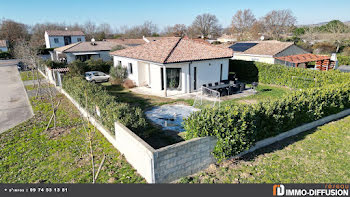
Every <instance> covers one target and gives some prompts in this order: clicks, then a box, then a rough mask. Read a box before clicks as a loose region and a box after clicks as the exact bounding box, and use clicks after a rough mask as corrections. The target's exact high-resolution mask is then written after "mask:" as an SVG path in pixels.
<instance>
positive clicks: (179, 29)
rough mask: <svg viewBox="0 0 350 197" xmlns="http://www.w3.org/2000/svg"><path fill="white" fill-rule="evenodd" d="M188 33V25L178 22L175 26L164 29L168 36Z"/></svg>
mask: <svg viewBox="0 0 350 197" xmlns="http://www.w3.org/2000/svg"><path fill="white" fill-rule="evenodd" d="M186 33H187V27H186V25H184V24H176V25H174V26H168V27H166V28H165V30H164V34H165V35H167V36H176V37H183V36H185V35H186Z"/></svg>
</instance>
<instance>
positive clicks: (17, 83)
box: [0, 60, 34, 133]
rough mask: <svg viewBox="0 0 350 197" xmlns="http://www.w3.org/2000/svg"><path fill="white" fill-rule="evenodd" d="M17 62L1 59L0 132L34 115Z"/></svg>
mask: <svg viewBox="0 0 350 197" xmlns="http://www.w3.org/2000/svg"><path fill="white" fill-rule="evenodd" d="M16 63H17V61H16V60H0V73H1V77H0V133H3V132H4V131H6V130H8V129H10V128H12V127H14V126H16V125H18V124H20V123H22V122H23V121H26V120H28V119H29V118H31V117H32V116H33V115H34V114H33V110H32V106H31V105H30V102H29V100H28V96H27V93H26V90H25V88H24V85H23V82H22V80H21V78H20V75H19V72H18V70H17V66H16Z"/></svg>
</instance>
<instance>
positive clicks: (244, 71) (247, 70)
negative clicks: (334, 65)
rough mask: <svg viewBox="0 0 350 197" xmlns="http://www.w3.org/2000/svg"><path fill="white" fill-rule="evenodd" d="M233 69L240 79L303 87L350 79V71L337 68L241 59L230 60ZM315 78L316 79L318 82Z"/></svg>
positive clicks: (319, 85)
mask: <svg viewBox="0 0 350 197" xmlns="http://www.w3.org/2000/svg"><path fill="white" fill-rule="evenodd" d="M231 67H232V68H231ZM231 70H235V71H236V74H237V76H238V79H239V80H242V81H248V82H251V81H254V80H252V79H258V81H259V82H260V83H265V84H276V85H283V86H288V87H292V88H302V89H303V88H312V87H322V86H325V85H331V84H337V83H342V82H344V81H348V80H349V79H350V74H349V73H342V72H340V71H337V70H332V71H327V72H323V71H318V70H311V69H304V68H293V67H287V66H284V65H276V64H264V63H260V62H249V61H240V60H233V61H231V62H230V71H231ZM253 71H254V72H253ZM293 77H294V78H293ZM314 79H316V83H315V81H314ZM255 81H256V80H255Z"/></svg>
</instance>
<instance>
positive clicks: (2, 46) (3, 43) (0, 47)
mask: <svg viewBox="0 0 350 197" xmlns="http://www.w3.org/2000/svg"><path fill="white" fill-rule="evenodd" d="M7 51H8V42H7V40H0V52H7Z"/></svg>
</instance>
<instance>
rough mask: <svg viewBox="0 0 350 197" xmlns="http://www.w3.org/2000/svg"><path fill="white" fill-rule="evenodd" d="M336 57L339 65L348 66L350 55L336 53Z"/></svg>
mask: <svg viewBox="0 0 350 197" xmlns="http://www.w3.org/2000/svg"><path fill="white" fill-rule="evenodd" d="M337 58H338V61H339V66H341V65H348V66H350V56H345V55H338V56H337Z"/></svg>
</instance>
